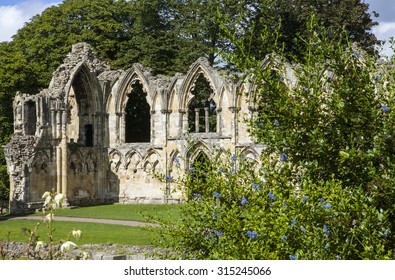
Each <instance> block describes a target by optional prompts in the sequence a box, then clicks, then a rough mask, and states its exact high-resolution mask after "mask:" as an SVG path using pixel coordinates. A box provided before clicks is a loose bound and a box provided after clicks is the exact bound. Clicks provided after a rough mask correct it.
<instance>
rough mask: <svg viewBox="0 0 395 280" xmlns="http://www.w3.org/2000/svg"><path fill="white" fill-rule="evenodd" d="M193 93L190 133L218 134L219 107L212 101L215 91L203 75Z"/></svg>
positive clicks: (190, 111) (190, 110)
mask: <svg viewBox="0 0 395 280" xmlns="http://www.w3.org/2000/svg"><path fill="white" fill-rule="evenodd" d="M191 93H192V95H193V98H192V100H191V101H190V103H189V106H188V124H189V132H190V133H209V132H216V130H217V105H216V104H215V102H214V100H213V99H212V96H213V94H214V91H213V89H212V88H211V86H210V83H209V81H207V79H206V78H205V77H204V75H203V74H200V75H199V77H198V78H197V79H196V82H195V86H194V89H193V90H192V92H191Z"/></svg>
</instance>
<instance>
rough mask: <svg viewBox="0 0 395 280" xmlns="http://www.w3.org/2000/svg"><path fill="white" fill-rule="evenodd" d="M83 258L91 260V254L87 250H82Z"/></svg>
mask: <svg viewBox="0 0 395 280" xmlns="http://www.w3.org/2000/svg"><path fill="white" fill-rule="evenodd" d="M82 259H83V260H89V259H90V255H89V253H87V252H82Z"/></svg>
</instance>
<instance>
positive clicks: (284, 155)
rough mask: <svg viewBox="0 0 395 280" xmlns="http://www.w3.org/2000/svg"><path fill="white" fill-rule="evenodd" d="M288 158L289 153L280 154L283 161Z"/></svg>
mask: <svg viewBox="0 0 395 280" xmlns="http://www.w3.org/2000/svg"><path fill="white" fill-rule="evenodd" d="M286 160H287V154H286V153H282V155H281V156H280V161H281V162H285V161H286Z"/></svg>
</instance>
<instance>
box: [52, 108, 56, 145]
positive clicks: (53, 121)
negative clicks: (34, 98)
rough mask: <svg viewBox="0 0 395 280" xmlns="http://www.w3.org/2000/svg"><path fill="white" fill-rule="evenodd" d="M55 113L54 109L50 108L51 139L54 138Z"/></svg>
mask: <svg viewBox="0 0 395 280" xmlns="http://www.w3.org/2000/svg"><path fill="white" fill-rule="evenodd" d="M55 116H56V114H55V109H54V108H51V131H52V139H55V138H56V117H55Z"/></svg>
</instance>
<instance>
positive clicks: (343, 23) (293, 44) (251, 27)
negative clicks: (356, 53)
mask: <svg viewBox="0 0 395 280" xmlns="http://www.w3.org/2000/svg"><path fill="white" fill-rule="evenodd" d="M249 7H250V11H251V13H249V16H248V17H247V19H246V20H244V21H243V22H242V24H241V26H242V27H243V28H242V32H241V36H244V35H245V34H248V36H245V38H246V37H248V38H253V41H248V42H246V43H248V47H249V52H250V53H251V54H254V56H255V57H256V58H259V59H263V58H264V57H265V55H266V54H268V53H270V50H268V48H270V47H272V46H273V44H277V43H276V40H277V41H278V42H279V43H281V44H283V45H284V48H285V50H286V52H287V53H291V54H293V55H295V54H301V55H302V54H303V53H304V51H305V50H304V49H301V48H302V47H303V44H299V43H298V42H297V41H298V40H306V39H307V38H308V37H309V34H308V32H307V29H306V24H307V23H308V21H309V18H310V14H311V13H314V14H315V15H316V19H317V21H318V23H319V25H320V26H321V27H322V28H321V32H324V33H325V36H326V37H328V38H331V39H334V38H337V39H338V37H337V35H338V33H339V32H340V31H342V30H345V31H346V35H347V36H346V37H345V38H344V39H348V40H350V41H353V42H357V43H358V44H359V45H360V47H362V48H363V49H365V50H368V51H370V52H372V51H373V47H374V45H375V44H377V43H378V40H377V38H376V37H375V36H374V34H373V33H372V27H374V26H376V25H377V24H378V23H377V22H376V21H373V20H372V16H373V17H378V14H377V13H375V12H373V13H372V15H371V14H370V13H369V12H368V8H369V4H368V3H365V2H364V1H360V0H357V1H355V0H335V1H328V0H318V1H317V0H292V1H289V0H259V1H254V2H253V3H251V4H250V6H249ZM262 30H268V31H270V32H271V33H272V34H276V30H279V31H280V33H281V37H279V38H276V37H274V36H272V37H271V39H270V40H267V39H265V40H262V38H261V34H262ZM248 40H249V39H248ZM239 51H243V50H239Z"/></svg>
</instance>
